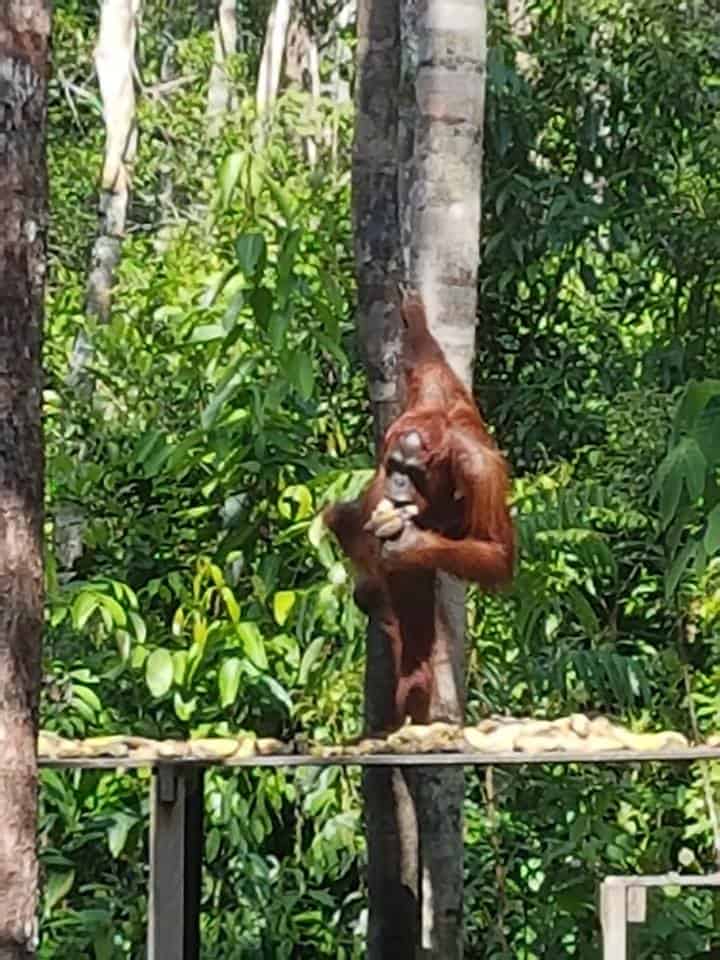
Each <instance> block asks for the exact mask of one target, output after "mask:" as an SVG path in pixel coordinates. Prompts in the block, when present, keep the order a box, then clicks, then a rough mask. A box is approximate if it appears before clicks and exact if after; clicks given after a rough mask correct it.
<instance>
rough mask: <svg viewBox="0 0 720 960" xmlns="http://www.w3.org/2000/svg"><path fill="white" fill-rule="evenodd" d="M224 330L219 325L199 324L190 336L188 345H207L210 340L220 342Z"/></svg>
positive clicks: (223, 335)
mask: <svg viewBox="0 0 720 960" xmlns="http://www.w3.org/2000/svg"><path fill="white" fill-rule="evenodd" d="M225 333H226V331H225V329H224V328H223V327H222V326H220V324H219V323H201V324H199V325H198V326H197V327H195V328H194V329H193V332H192V333H191V334H190V343H209V342H210V341H211V340H222V339H223V338H224V337H225Z"/></svg>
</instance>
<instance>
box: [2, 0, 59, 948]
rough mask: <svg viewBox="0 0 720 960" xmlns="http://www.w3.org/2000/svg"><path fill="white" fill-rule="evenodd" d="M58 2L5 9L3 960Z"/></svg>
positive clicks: (16, 931) (28, 847)
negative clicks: (53, 19) (52, 36)
mask: <svg viewBox="0 0 720 960" xmlns="http://www.w3.org/2000/svg"><path fill="white" fill-rule="evenodd" d="M49 33H50V3H49V0H5V2H4V3H3V4H2V5H0V89H1V90H2V103H3V109H2V110H1V111H0V223H1V224H2V229H0V824H1V825H2V828H1V829H0V960H31V958H33V957H34V956H35V950H36V946H37V919H36V910H37V887H38V866H37V852H36V829H37V828H36V819H37V765H36V743H37V724H38V698H39V689H40V652H41V637H42V623H43V571H42V531H43V448H42V433H41V421H40V414H41V404H42V374H41V346H42V326H43V323H42V318H43V292H44V284H45V268H46V255H45V237H46V226H47V182H46V159H45V124H46V108H47V79H48V37H49Z"/></svg>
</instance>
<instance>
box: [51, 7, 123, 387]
mask: <svg viewBox="0 0 720 960" xmlns="http://www.w3.org/2000/svg"><path fill="white" fill-rule="evenodd" d="M139 12H140V0H103V3H102V7H101V9H100V27H99V30H98V42H97V45H96V47H95V67H96V69H97V75H98V81H99V83H100V95H101V97H102V103H103V118H104V120H105V160H104V164H103V172H102V183H101V187H100V200H99V204H98V213H99V226H98V233H97V237H96V239H95V243H94V244H93V249H92V254H91V265H90V275H89V278H88V286H87V296H86V304H85V309H86V313H87V314H88V316H89V317H93V318H95V319H96V320H97V321H99V322H100V323H106V322H107V320H108V319H109V317H110V303H111V296H112V287H113V280H114V276H115V271H116V269H117V266H118V263H119V262H120V250H121V245H122V240H123V236H124V234H125V222H126V219H127V209H128V202H129V199H130V183H131V179H132V168H133V164H134V162H135V156H136V153H137V125H136V120H135V83H134V73H135V37H136V33H137V17H138V14H139ZM91 359H92V343H91V340H90V338H89V337H88V336H87V335H86V334H85V333H84V332H83V331H81V332H80V333H79V334H78V336H77V337H76V339H75V344H74V347H73V353H72V356H71V358H70V371H69V374H68V382H69V383H70V384H74V385H79V384H82V383H83V382H85V381H86V380H87V367H88V365H89V363H90V361H91Z"/></svg>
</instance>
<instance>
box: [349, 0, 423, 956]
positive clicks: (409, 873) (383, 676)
mask: <svg viewBox="0 0 720 960" xmlns="http://www.w3.org/2000/svg"><path fill="white" fill-rule="evenodd" d="M357 58H358V60H357V85H356V121H355V124H356V126H355V142H354V146H353V170H352V188H353V228H354V229H353V233H354V240H355V263H356V273H357V284H358V315H357V324H358V332H359V337H360V341H361V344H362V347H363V350H364V354H365V364H366V369H367V375H368V381H369V386H370V398H371V401H372V405H373V413H374V423H375V440H376V445H377V444H379V442H380V440H381V439H382V436H383V434H384V432H385V429H386V427H387V426H388V424H389V423H390V422H391V421H392V420H393V419H394V418H395V417H396V416H397V414H398V413H399V412H400V410H401V409H402V399H403V398H402V384H401V376H400V375H401V370H402V365H401V351H402V339H401V333H400V330H401V327H400V315H399V291H398V282H399V281H400V280H401V278H402V272H403V269H402V248H401V244H400V225H399V211H398V167H397V146H396V140H397V110H398V100H397V96H398V84H399V78H400V20H399V6H398V4H397V3H387V2H385V0H360V2H359V3H358V14H357ZM392 675H393V667H392V662H391V659H390V645H389V642H388V640H387V638H386V636H385V635H384V633H383V631H382V629H381V627H380V624H379V623H377V622H372V621H371V623H370V625H369V628H368V638H367V662H366V672H365V722H366V726H367V728H368V729H370V730H380V729H387V728H388V727H389V726H390V724H391V722H392V717H393V712H394V711H393V702H394V697H393V694H394V690H393V686H392ZM363 793H364V797H365V821H366V830H367V843H368V893H369V926H368V958H369V960H384V958H387V960H390V958H394V960H395V958H396V960H414V958H415V956H416V947H417V945H418V925H419V917H420V914H419V900H418V893H419V891H418V878H419V873H418V867H419V863H418V840H417V820H416V816H415V803H414V798H413V784H412V775H411V774H410V773H409V772H407V771H404V770H402V769H398V768H396V769H394V770H392V769H389V768H386V769H382V768H378V769H367V770H366V771H365V772H364V775H363Z"/></svg>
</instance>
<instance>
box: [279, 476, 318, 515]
mask: <svg viewBox="0 0 720 960" xmlns="http://www.w3.org/2000/svg"><path fill="white" fill-rule="evenodd" d="M293 503H295V504H297V510H295V511H294V515H293V510H292V506H291V504H293ZM278 510H279V512H280V516H282V517H285V518H286V519H287V520H291V519H293V520H306V519H307V518H308V517H310V516H312V513H313V499H312V493H310V490H309V489H308V488H307V487H306V486H304V485H303V484H291V485H290V486H288V487H285V489H284V490H283V491H282V493H281V494H280V499H279V502H278Z"/></svg>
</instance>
